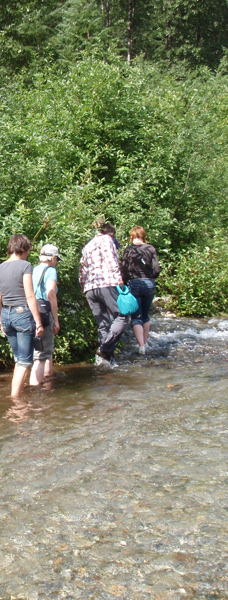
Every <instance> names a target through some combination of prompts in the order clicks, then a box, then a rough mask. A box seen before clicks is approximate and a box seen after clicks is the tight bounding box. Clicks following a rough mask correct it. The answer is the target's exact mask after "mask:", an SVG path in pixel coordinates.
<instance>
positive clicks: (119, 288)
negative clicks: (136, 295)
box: [116, 285, 129, 294]
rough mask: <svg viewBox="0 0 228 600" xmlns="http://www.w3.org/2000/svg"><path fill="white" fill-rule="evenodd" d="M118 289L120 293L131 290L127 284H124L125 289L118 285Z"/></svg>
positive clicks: (126, 292)
mask: <svg viewBox="0 0 228 600" xmlns="http://www.w3.org/2000/svg"><path fill="white" fill-rule="evenodd" d="M116 289H117V292H119V294H128V292H129V289H128V287H127V285H124V287H123V289H122V288H121V287H120V286H119V285H116Z"/></svg>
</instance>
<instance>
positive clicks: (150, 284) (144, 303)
mask: <svg viewBox="0 0 228 600" xmlns="http://www.w3.org/2000/svg"><path fill="white" fill-rule="evenodd" d="M129 288H130V290H131V293H132V294H133V296H135V297H136V298H137V300H138V305H139V309H138V310H137V311H136V312H135V313H134V314H133V315H131V324H132V325H143V324H144V323H147V322H148V321H149V320H150V317H149V310H150V307H151V304H152V302H153V297H154V294H155V283H154V280H153V279H146V278H145V279H131V281H129Z"/></svg>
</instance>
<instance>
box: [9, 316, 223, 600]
mask: <svg viewBox="0 0 228 600" xmlns="http://www.w3.org/2000/svg"><path fill="white" fill-rule="evenodd" d="M117 361H118V363H119V368H118V369H113V370H107V369H102V368H98V367H95V366H94V365H89V364H81V365H76V366H71V367H65V368H64V367H62V368H59V369H57V370H56V374H55V378H54V381H53V383H52V385H51V386H50V387H48V386H47V388H46V389H45V388H42V389H41V390H40V389H39V390H35V391H34V390H33V391H32V390H31V389H30V388H29V387H27V388H26V389H25V393H24V395H23V397H22V399H21V400H20V402H18V403H16V404H14V403H12V401H11V400H10V399H9V397H8V394H9V388H10V379H11V374H2V375H1V376H0V389H1V405H0V417H1V418H0V437H1V455H0V472H1V503H0V519H1V531H0V540H1V543H0V564H1V570H0V600H46V599H56V600H60V599H62V598H64V599H68V600H70V599H75V600H87V599H96V600H113V599H119V600H143V599H147V598H150V599H152V600H181V599H186V600H190V599H195V600H212V599H217V600H223V599H228V570H227V562H228V560H227V559H228V493H227V492H228V485H227V481H228V452H227V450H228V394H227V391H228V321H227V320H225V319H210V320H207V319H205V320H196V319H195V320H193V319H184V318H182V319H174V318H165V317H162V316H155V317H154V318H152V320H151V335H150V339H149V352H148V354H147V355H146V356H145V357H139V356H138V355H137V352H136V345H135V342H134V339H133V337H132V334H131V331H130V330H128V332H127V334H126V335H125V344H124V347H123V349H122V350H121V352H120V353H119V355H118V356H117Z"/></svg>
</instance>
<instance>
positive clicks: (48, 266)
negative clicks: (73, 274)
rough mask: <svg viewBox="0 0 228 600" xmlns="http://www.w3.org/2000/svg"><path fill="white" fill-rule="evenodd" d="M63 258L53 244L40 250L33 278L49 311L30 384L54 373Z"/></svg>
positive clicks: (36, 289)
mask: <svg viewBox="0 0 228 600" xmlns="http://www.w3.org/2000/svg"><path fill="white" fill-rule="evenodd" d="M59 260H61V258H60V256H59V249H58V248H57V246H54V245H53V244H45V246H43V247H42V248H41V251H40V264H39V265H37V266H36V267H34V269H33V274H32V279H33V287H34V292H35V296H36V299H37V300H38V303H39V300H41V301H43V303H44V305H46V307H47V308H48V309H49V312H48V313H46V314H45V315H44V316H43V319H46V323H45V321H43V322H44V333H43V336H42V348H41V349H35V350H34V355H33V361H34V362H33V367H32V370H31V376H30V385H39V384H40V383H42V381H43V379H44V377H48V376H50V375H52V371H53V351H54V336H55V335H56V334H57V333H58V332H59V329H60V326H59V319H58V303H57V291H58V288H57V271H56V265H57V262H58V261H59Z"/></svg>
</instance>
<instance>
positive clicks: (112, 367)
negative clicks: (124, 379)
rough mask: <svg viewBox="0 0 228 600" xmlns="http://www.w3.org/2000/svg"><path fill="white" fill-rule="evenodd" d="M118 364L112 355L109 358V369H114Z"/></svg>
mask: <svg viewBox="0 0 228 600" xmlns="http://www.w3.org/2000/svg"><path fill="white" fill-rule="evenodd" d="M118 366H119V365H118V363H117V362H116V360H115V358H113V356H112V358H111V359H110V367H111V369H116V368H117V367H118Z"/></svg>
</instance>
